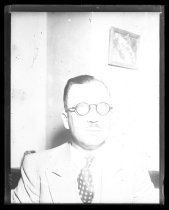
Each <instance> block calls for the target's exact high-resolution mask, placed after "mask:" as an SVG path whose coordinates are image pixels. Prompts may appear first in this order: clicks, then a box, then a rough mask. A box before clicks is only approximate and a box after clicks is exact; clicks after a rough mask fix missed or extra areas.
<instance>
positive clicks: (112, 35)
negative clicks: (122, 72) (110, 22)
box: [108, 27, 140, 69]
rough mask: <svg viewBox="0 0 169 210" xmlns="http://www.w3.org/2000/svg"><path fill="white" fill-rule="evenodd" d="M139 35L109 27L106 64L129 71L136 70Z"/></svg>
mask: <svg viewBox="0 0 169 210" xmlns="http://www.w3.org/2000/svg"><path fill="white" fill-rule="evenodd" d="M139 42H140V35H137V34H134V33H131V32H129V31H126V30H122V29H119V28H115V27H111V28H110V32H109V58H108V64H109V65H113V66H119V67H123V68H129V69H138V48H139Z"/></svg>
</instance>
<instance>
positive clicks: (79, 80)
mask: <svg viewBox="0 0 169 210" xmlns="http://www.w3.org/2000/svg"><path fill="white" fill-rule="evenodd" d="M91 81H98V82H100V83H102V84H103V85H104V86H105V87H106V85H105V84H104V83H103V82H102V81H100V80H98V79H96V78H95V77H94V76H91V75H80V76H77V77H73V78H70V79H69V80H68V81H67V84H66V86H65V88H64V94H63V102H64V108H65V109H67V97H68V92H69V89H70V87H71V86H72V85H73V84H85V83H88V82H91ZM106 88H107V87H106Z"/></svg>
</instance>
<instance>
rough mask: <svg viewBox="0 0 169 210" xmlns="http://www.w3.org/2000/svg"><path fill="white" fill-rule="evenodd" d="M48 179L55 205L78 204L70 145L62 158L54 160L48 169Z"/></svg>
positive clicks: (62, 152) (61, 154) (61, 155)
mask: <svg viewBox="0 0 169 210" xmlns="http://www.w3.org/2000/svg"><path fill="white" fill-rule="evenodd" d="M46 178H47V182H48V186H49V191H50V195H51V198H52V201H53V203H74V202H77V197H76V191H75V190H76V189H75V183H74V182H75V179H74V171H73V170H72V167H71V154H70V145H68V144H67V145H66V147H65V148H64V150H63V151H61V153H60V156H57V157H54V158H52V160H51V161H50V163H49V165H48V167H47V169H46Z"/></svg>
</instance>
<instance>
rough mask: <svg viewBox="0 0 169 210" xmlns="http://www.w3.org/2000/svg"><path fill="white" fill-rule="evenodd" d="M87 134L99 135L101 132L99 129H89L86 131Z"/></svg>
mask: <svg viewBox="0 0 169 210" xmlns="http://www.w3.org/2000/svg"><path fill="white" fill-rule="evenodd" d="M86 131H87V132H89V133H99V132H100V131H101V130H100V129H98V128H97V129H96V128H89V129H86Z"/></svg>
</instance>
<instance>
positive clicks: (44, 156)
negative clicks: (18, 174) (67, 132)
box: [23, 143, 68, 170]
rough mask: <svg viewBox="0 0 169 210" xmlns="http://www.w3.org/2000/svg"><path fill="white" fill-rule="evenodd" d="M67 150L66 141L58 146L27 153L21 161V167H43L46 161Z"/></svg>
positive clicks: (61, 154) (59, 155) (46, 163)
mask: <svg viewBox="0 0 169 210" xmlns="http://www.w3.org/2000/svg"><path fill="white" fill-rule="evenodd" d="M67 150H68V143H64V144H62V145H60V146H58V147H55V148H52V149H48V150H44V151H40V152H37V153H31V154H27V155H26V156H25V158H24V161H23V167H27V166H33V165H34V166H35V167H36V169H37V170H38V169H41V168H45V166H47V165H48V163H49V162H50V161H51V160H52V159H53V158H55V159H57V157H58V158H60V157H61V156H63V155H64V154H65V153H66V151H67Z"/></svg>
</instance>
